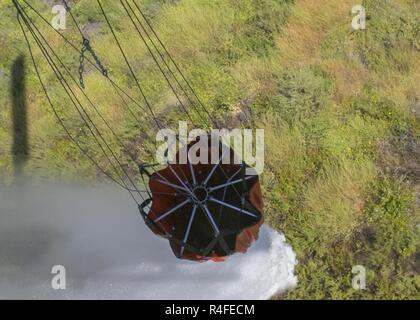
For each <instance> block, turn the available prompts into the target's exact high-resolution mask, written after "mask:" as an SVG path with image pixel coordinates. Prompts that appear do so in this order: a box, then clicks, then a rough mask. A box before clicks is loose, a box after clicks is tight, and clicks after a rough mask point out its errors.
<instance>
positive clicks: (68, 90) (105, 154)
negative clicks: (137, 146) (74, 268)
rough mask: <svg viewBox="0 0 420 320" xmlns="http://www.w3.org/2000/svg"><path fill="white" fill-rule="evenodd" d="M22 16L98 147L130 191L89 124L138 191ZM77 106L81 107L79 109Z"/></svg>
mask: <svg viewBox="0 0 420 320" xmlns="http://www.w3.org/2000/svg"><path fill="white" fill-rule="evenodd" d="M20 16H21V17H22V19H23V21H24V23H25V24H26V26H27V28H28V30H29V31H30V33H31V35H32V37H33V38H34V40H35V41H36V42H37V44H38V46H39V48H40V49H41V52H42V53H43V55H44V57H45V58H46V60H47V62H48V64H49V66H50V67H51V69H52V70H53V72H54V73H55V75H56V77H57V79H58V80H59V81H60V84H61V85H62V87H63V89H64V90H65V92H66V94H67V95H68V97H69V98H70V100H71V102H72V104H73V105H74V107H75V108H76V110H77V112H78V113H79V115H80V117H81V119H82V120H83V121H84V123H85V125H86V126H87V128H88V130H89V131H90V133H91V134H92V136H93V137H94V139H95V141H96V143H97V144H98V146H99V147H100V148H101V151H102V152H103V154H104V156H105V157H106V158H107V160H108V161H109V163H110V164H111V166H112V167H113V168H114V170H115V172H116V173H117V175H118V177H119V178H120V179H121V181H122V182H123V184H124V186H125V187H126V188H127V189H128V186H127V185H126V184H125V182H124V179H122V177H121V176H120V175H119V173H118V172H119V171H118V170H117V168H116V166H115V164H114V163H113V161H112V160H111V159H110V158H109V157H108V154H107V152H106V151H105V150H104V147H103V145H102V143H101V142H100V141H99V139H98V138H97V136H96V134H95V133H94V131H93V130H92V128H91V126H90V125H89V122H90V123H91V125H92V127H93V128H94V130H95V131H96V132H97V135H98V136H99V137H100V139H101V140H102V142H103V144H104V145H105V147H106V148H107V149H108V150H109V152H110V153H111V155H112V157H113V158H114V159H115V161H116V162H117V164H118V165H119V167H120V168H121V170H122V171H123V173H124V174H125V175H126V176H127V178H128V179H129V181H130V183H131V184H132V185H133V187H134V188H135V189H137V187H136V184H135V183H134V182H133V181H132V180H131V177H130V176H129V175H128V174H127V172H126V171H125V169H124V167H123V166H122V165H121V163H120V162H119V160H118V158H117V157H116V155H115V153H114V152H113V151H112V149H111V147H110V146H109V144H108V143H107V142H106V140H105V139H104V138H103V136H102V134H101V133H100V131H99V129H98V128H97V127H96V125H95V123H94V122H93V120H92V119H91V118H90V116H89V114H88V112H87V111H86V109H85V108H84V107H83V105H82V104H81V103H80V101H79V99H78V98H77V96H76V95H75V93H74V92H73V90H72V89H71V87H70V85H69V84H68V82H67V80H66V79H65V77H64V76H63V74H62V73H61V72H60V70H59V68H58V67H57V65H56V64H55V62H54V60H53V59H52V57H51V56H50V55H49V53H48V51H47V50H46V48H45V47H44V46H43V44H42V42H41V41H40V39H39V38H38V36H37V35H36V33H35V32H34V31H33V29H32V27H31V26H30V24H29V22H28V21H27V19H26V17H25V16H24V15H23V14H22V11H20ZM77 105H79V107H78V106H77ZM79 108H80V109H79ZM83 114H84V115H85V116H86V118H85V116H84V115H83ZM136 191H137V190H136ZM137 192H138V193H139V194H140V196H141V193H140V191H137Z"/></svg>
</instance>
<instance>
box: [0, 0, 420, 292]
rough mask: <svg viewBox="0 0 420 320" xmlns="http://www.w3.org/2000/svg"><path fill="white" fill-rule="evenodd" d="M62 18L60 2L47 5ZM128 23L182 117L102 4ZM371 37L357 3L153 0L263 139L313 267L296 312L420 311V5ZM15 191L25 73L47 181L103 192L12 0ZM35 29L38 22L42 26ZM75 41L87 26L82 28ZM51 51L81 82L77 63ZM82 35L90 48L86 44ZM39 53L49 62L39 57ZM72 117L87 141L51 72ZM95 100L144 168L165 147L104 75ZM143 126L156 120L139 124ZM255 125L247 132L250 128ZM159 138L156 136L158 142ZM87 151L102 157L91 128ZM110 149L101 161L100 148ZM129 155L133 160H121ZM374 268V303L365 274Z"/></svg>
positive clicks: (4, 154)
mask: <svg viewBox="0 0 420 320" xmlns="http://www.w3.org/2000/svg"><path fill="white" fill-rule="evenodd" d="M32 2H33V3H35V4H36V7H37V8H38V9H39V10H40V11H41V12H42V13H43V14H44V15H45V16H52V14H51V8H50V7H49V6H48V4H49V3H53V2H54V1H32ZM103 2H104V3H106V6H107V7H108V8H111V9H110V10H109V11H110V18H111V19H112V20H113V21H118V28H117V32H118V34H119V35H121V37H122V42H123V45H125V46H127V47H128V46H129V47H130V51H129V53H130V57H131V58H132V59H133V61H136V63H135V65H134V69H135V71H136V73H138V74H139V75H140V76H139V77H140V80H141V81H142V84H143V86H144V87H145V90H146V92H147V94H148V95H149V96H150V97H151V98H150V99H151V102H152V104H153V106H154V107H155V108H156V112H157V113H158V114H159V117H162V118H165V119H167V121H168V122H171V123H175V122H176V121H177V120H179V119H182V115H181V113H179V112H177V111H176V110H175V106H176V101H174V99H173V97H172V96H171V94H170V92H169V90H167V88H166V87H164V83H163V80H162V79H161V77H160V76H159V74H158V73H157V72H156V70H155V68H154V67H153V61H152V60H151V59H150V57H149V56H148V54H147V51H146V49H145V48H144V46H142V45H141V43H139V42H135V41H133V38H134V35H133V33H132V31H131V33H130V31H129V30H131V29H130V25H129V21H127V19H126V18H124V15H123V12H122V10H121V7H120V6H119V5H118V3H119V2H117V1H110V0H108V1H105V0H104V1H103ZM362 2H363V6H364V7H365V8H366V12H367V29H366V30H360V31H354V30H352V28H351V21H352V14H351V9H352V7H353V6H354V5H355V4H356V3H355V2H354V1H349V0H342V1H336V0H282V1H279V0H240V1H237V0H235V1H234V0H143V1H142V2H141V5H142V7H143V8H144V9H145V12H146V13H147V15H148V16H149V17H150V19H151V21H152V23H153V25H154V26H155V27H156V30H157V32H158V33H159V35H160V36H161V38H162V41H163V42H164V43H165V44H166V45H167V48H168V50H169V52H170V53H171V54H172V55H173V57H174V59H175V60H176V61H177V62H178V63H179V65H180V66H181V68H182V69H183V70H184V71H185V74H186V76H187V78H188V79H190V81H191V83H192V84H193V85H194V88H196V91H197V94H198V95H199V96H200V97H201V99H202V100H203V103H204V104H205V105H206V106H211V107H209V108H210V109H211V111H212V112H213V114H214V115H215V116H216V117H217V118H218V119H219V121H221V122H222V125H223V126H226V127H233V126H235V125H237V124H238V123H239V122H240V121H241V120H243V119H244V117H243V115H244V114H248V115H249V116H250V117H251V118H252V123H253V126H254V127H258V128H264V129H265V136H266V146H265V149H266V155H265V158H266V163H265V170H264V173H263V175H262V177H261V180H262V185H263V189H264V195H265V201H266V222H267V223H268V224H269V225H271V226H272V227H273V228H275V229H277V230H280V231H282V232H283V233H284V234H285V235H286V237H287V239H288V241H289V243H290V244H291V245H292V247H293V249H294V250H295V251H296V253H297V256H298V262H299V263H298V266H297V269H296V272H297V275H298V280H299V284H298V286H297V288H295V289H294V290H291V291H289V292H287V293H286V294H284V295H281V296H279V297H275V298H281V299H295V298H298V299H403V298H407V299H419V298H420V295H419V292H420V275H419V272H420V251H419V246H420V241H419V240H420V231H419V225H420V211H419V203H420V200H419V191H420V185H419V183H420V163H419V159H420V123H419V117H420V100H419V99H420V85H419V84H420V43H419V40H420V33H419V31H420V24H419V21H420V3H419V2H418V1H416V0H393V1H389V0H365V1H362ZM70 3H71V4H72V7H73V9H72V12H73V14H74V15H75V16H76V18H77V19H78V20H79V21H80V22H81V24H82V26H83V28H84V30H85V31H86V32H87V34H89V37H90V39H91V41H92V46H93V47H94V48H95V50H96V51H97V54H98V56H99V57H101V58H102V59H103V63H104V64H105V65H112V70H111V72H112V73H113V75H114V76H115V77H116V78H117V80H118V82H119V83H120V84H121V85H122V86H123V87H125V88H129V89H130V90H132V91H133V92H134V91H135V90H134V87H135V86H134V84H133V81H132V79H131V78H130V74H129V72H128V70H127V68H126V66H125V65H124V63H123V60H121V57H120V56H119V53H118V48H117V47H116V46H115V43H114V42H113V39H112V38H111V35H110V33H109V30H108V29H107V26H106V24H105V23H104V21H103V18H102V17H101V15H100V12H99V10H98V8H97V5H96V1H93V0H92V1H91V0H85V1H76V0H75V1H71V2H70ZM0 11H1V19H0V45H1V50H0V179H1V182H0V183H3V184H10V183H13V180H14V172H13V171H14V169H13V154H12V145H13V140H12V134H11V131H12V115H11V108H12V107H11V97H10V93H9V91H10V89H11V83H10V79H11V71H10V70H11V67H12V64H13V61H15V59H16V58H17V57H19V56H20V55H21V54H23V55H24V56H25V58H26V64H27V81H26V91H27V104H28V123H29V135H28V136H29V145H30V154H29V158H28V161H27V162H26V164H25V167H24V174H25V175H27V176H30V177H32V178H43V179H73V180H74V179H76V180H79V181H87V182H89V181H96V180H103V179H104V177H103V176H102V175H101V174H100V173H99V172H98V171H97V169H96V168H95V167H94V166H92V165H91V163H90V162H89V160H88V159H86V158H85V157H84V156H83V154H82V153H81V152H80V151H79V150H78V149H77V148H75V146H74V145H73V144H72V143H71V142H70V141H69V139H68V137H67V136H66V135H65V134H64V133H63V131H62V129H61V128H60V126H59V125H58V124H57V122H56V120H55V118H54V116H53V114H52V111H51V109H50V107H49V105H48V103H47V101H46V99H45V97H44V94H43V91H42V89H41V87H40V85H39V83H38V80H37V78H36V75H35V72H34V69H33V67H32V65H31V61H30V59H29V55H28V51H27V50H26V45H25V42H24V39H23V37H22V33H21V31H20V29H19V25H18V24H17V21H16V12H15V9H14V7H13V5H12V4H11V1H8V0H0ZM34 19H35V18H34ZM68 23H69V26H68V27H69V29H71V30H73V31H74V25H73V24H72V23H71V21H70V20H69V22H68ZM43 30H45V31H46V34H47V35H48V37H49V38H48V39H49V41H50V42H51V44H52V45H54V46H55V48H57V50H58V52H59V53H61V54H63V56H64V57H65V58H64V59H66V63H68V64H69V65H71V66H72V68H73V70H74V72H75V76H77V68H78V63H79V62H78V55H77V53H76V54H74V53H72V54H69V55H67V56H66V53H67V51H68V50H69V49H68V48H67V47H66V46H64V45H63V46H60V43H61V42H60V41H61V40H60V39H59V37H57V36H55V35H53V34H51V33H47V28H46V27H43ZM66 32H68V36H69V37H70V38H71V39H73V40H74V41H75V42H76V43H80V37H78V35H77V33H75V32H70V31H66ZM37 54H38V55H39V54H40V53H39V52H38V53H37ZM41 69H42V71H43V73H44V74H45V75H47V76H46V82H47V83H48V88H49V91H50V92H51V95H52V97H53V99H54V100H55V101H62V103H61V105H62V106H61V107H62V109H61V110H62V112H63V117H65V118H66V119H67V120H66V121H67V124H68V125H69V127H71V128H72V129H73V130H74V132H78V131H77V130H79V129H80V128H81V126H80V123H78V120H77V117H73V116H72V114H71V112H70V111H69V110H67V109H66V108H65V107H66V106H65V105H64V104H65V103H64V101H65V98H64V97H63V93H62V92H61V91H60V90H58V85H57V83H56V81H55V80H54V78H53V77H52V76H51V75H50V76H48V72H49V71H48V68H47V66H45V65H43V66H41ZM85 82H86V86H87V90H89V92H90V93H91V95H92V96H93V97H94V100H95V101H94V102H95V103H96V104H97V105H98V106H100V108H101V112H102V113H103V114H105V116H106V117H107V119H109V121H110V123H111V124H113V125H114V126H115V127H116V128H117V131H118V132H117V133H118V134H119V135H120V136H122V137H123V139H124V141H128V142H129V143H130V146H131V147H130V150H132V151H133V150H134V151H133V152H134V153H135V156H136V157H141V155H142V154H147V150H148V149H150V148H152V146H151V145H150V141H149V140H148V139H147V138H146V133H142V134H143V135H142V137H140V138H139V130H138V128H137V126H136V124H135V123H133V121H132V120H131V118H130V117H129V115H128V114H127V111H126V110H125V109H124V107H123V106H122V104H121V101H120V100H118V99H117V98H118V97H114V96H111V95H109V94H108V92H109V91H108V90H109V88H107V87H105V86H103V85H102V84H101V82H100V75H98V74H97V73H94V72H92V70H87V72H86V75H85ZM139 115H140V116H141V115H142V114H141V113H140V114H139ZM245 125H248V124H247V123H245ZM145 130H147V129H145ZM80 131H81V132H80V134H79V135H80V139H81V140H82V141H84V140H83V139H85V140H86V141H84V143H85V145H86V146H87V147H90V148H91V150H95V147H94V143H93V142H91V141H88V140H87V139H86V137H85V136H84V133H83V132H82V129H80ZM93 152H95V151H93ZM118 154H119V155H120V156H121V157H122V158H124V157H126V152H125V150H123V149H118ZM356 265H362V266H364V267H365V268H366V271H367V279H366V289H365V290H355V289H353V288H352V277H353V276H354V275H353V274H352V268H353V267H354V266H356Z"/></svg>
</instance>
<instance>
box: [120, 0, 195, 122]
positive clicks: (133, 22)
mask: <svg viewBox="0 0 420 320" xmlns="http://www.w3.org/2000/svg"><path fill="white" fill-rule="evenodd" d="M120 3H121V5H122V6H123V7H124V10H125V12H126V13H127V16H128V17H129V19H130V21H131V23H132V24H133V26H134V28H135V29H136V31H137V33H138V35H139V36H140V39H141V40H142V42H143V43H144V44H145V45H146V48H147V50H148V51H149V53H150V55H151V56H152V59H153V61H154V62H155V63H156V65H157V67H158V68H159V71H160V73H161V74H162V75H163V77H164V78H165V80H166V82H167V83H168V85H169V88H170V89H171V90H172V92H173V93H174V95H175V97H176V99H177V100H178V102H179V104H180V106H181V112H184V113H185V114H186V115H187V117H188V119H190V121H191V123H192V124H193V125H194V126H196V125H195V124H194V120H193V119H192V118H191V116H190V114H189V112H188V111H187V109H186V107H185V105H184V103H183V102H182V100H181V99H180V97H179V95H178V93H177V92H176V90H175V88H174V87H173V85H172V83H171V81H170V80H169V79H168V76H167V75H166V73H165V72H164V71H163V69H162V67H161V65H160V63H159V62H158V60H157V59H156V56H155V54H154V53H153V51H152V50H151V49H150V46H149V44H148V43H147V41H146V40H145V38H144V37H143V35H142V33H141V32H140V30H139V28H138V26H137V25H136V23H135V21H134V19H133V17H132V15H131V14H130V12H129V11H128V9H127V7H126V5H125V4H124V2H123V1H122V0H120ZM127 4H128V3H127ZM128 6H129V5H128ZM129 8H130V9H131V11H132V14H134V12H133V9H132V8H131V7H130V6H129Z"/></svg>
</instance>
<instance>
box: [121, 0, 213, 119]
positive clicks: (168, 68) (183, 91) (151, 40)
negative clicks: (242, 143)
mask: <svg viewBox="0 0 420 320" xmlns="http://www.w3.org/2000/svg"><path fill="white" fill-rule="evenodd" d="M120 1H121V3H122V5H123V6H124V4H123V0H120ZM125 2H126V4H127V6H128V8H129V9H130V11H131V13H132V14H133V16H134V18H135V20H136V21H137V23H138V24H139V25H140V28H141V29H142V30H143V32H144V34H145V36H146V37H147V38H148V39H149V41H150V42H151V43H152V46H153V47H154V49H155V51H156V52H157V53H158V55H159V57H160V58H161V60H162V62H163V63H164V65H165V66H166V68H167V70H168V71H169V73H170V74H171V76H172V77H173V79H174V80H175V82H176V83H177V85H178V86H179V88H180V89H181V91H182V93H183V94H184V96H185V97H186V98H187V99H188V101H189V102H190V104H191V106H192V107H193V108H194V110H195V111H196V112H197V113H198V114H199V116H200V117H201V118H202V114H201V111H200V110H199V109H197V107H196V104H195V103H194V101H192V99H191V97H190V95H189V94H188V93H187V92H186V90H185V89H184V87H183V86H182V85H181V83H180V82H179V80H178V78H177V77H176V76H175V74H174V73H173V71H172V69H171V68H170V66H169V65H168V63H167V62H166V60H165V58H164V57H163V55H162V53H161V52H160V51H159V49H158V48H157V46H156V44H155V42H154V41H153V39H152V38H151V37H150V35H149V33H148V32H147V30H146V28H145V27H144V25H143V23H142V22H141V20H140V18H139V16H138V15H137V14H136V12H135V11H134V9H133V7H132V6H131V5H130V3H129V2H128V1H127V0H126V1H125ZM124 9H125V10H126V12H127V14H128V15H129V13H128V11H127V8H126V7H125V6H124ZM130 19H131V21H132V23H133V25H134V26H135V28H136V30H137V33H138V34H139V35H140V37H141V39H142V41H143V42H144V44H145V45H146V46H147V49H148V50H149V52H150V54H151V55H152V57H153V60H154V61H155V63H156V64H157V65H158V67H159V69H160V71H161V72H162V74H163V75H164V77H165V79H166V81H167V82H168V84H169V86H170V87H171V89H172V91H173V92H174V94H175V95H176V97H177V99H178V101H179V98H178V94H177V93H176V91H175V90H174V87H173V85H172V84H171V82H170V80H169V79H168V76H167V75H166V74H165V73H164V71H163V70H162V67H161V65H160V63H159V62H158V60H157V58H156V56H155V55H154V54H153V52H152V50H151V48H150V46H149V45H148V44H147V41H146V40H145V38H144V36H143V35H142V33H141V32H140V30H139V28H138V27H137V26H136V24H135V22H134V21H133V19H132V18H131V17H130ZM180 103H181V101H180ZM184 109H185V107H184ZM210 120H211V119H210ZM205 124H206V123H205Z"/></svg>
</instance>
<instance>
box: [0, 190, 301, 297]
mask: <svg viewBox="0 0 420 320" xmlns="http://www.w3.org/2000/svg"><path fill="white" fill-rule="evenodd" d="M295 264H296V258H295V254H294V252H293V250H292V249H291V247H290V246H289V245H288V244H287V243H286V242H285V238H284V236H283V235H282V234H279V233H277V232H275V231H273V230H272V229H270V228H269V227H268V226H263V227H262V229H261V234H260V239H259V240H258V241H257V242H256V243H255V244H254V245H253V246H252V248H251V249H250V250H249V251H248V253H247V254H245V255H242V254H237V255H235V256H232V257H231V258H229V259H228V260H227V261H226V262H223V263H214V262H208V263H197V262H190V261H183V260H178V259H176V258H175V257H174V256H173V254H172V252H171V250H170V248H169V245H168V243H167V241H166V240H164V239H160V238H157V237H156V236H154V235H153V234H152V233H151V232H150V231H149V230H148V229H147V228H146V227H145V226H144V224H143V222H142V219H141V217H140V214H139V213H138V211H137V208H136V206H135V205H134V204H133V202H132V201H131V200H130V198H129V196H128V195H127V194H126V193H125V192H124V191H120V190H119V189H114V188H113V187H110V186H96V187H82V186H72V185H63V184H49V185H31V186H29V185H26V186H21V187H14V188H13V189H12V188H8V189H5V188H3V189H0V298H6V299H11V298H13V299H15V298H17V299H267V298H269V297H271V296H272V295H273V294H275V293H277V292H282V291H285V290H287V289H288V288H291V287H293V286H295V285H296V282H297V279H296V277H295V276H294V274H293V271H294V266H295ZM54 265H63V266H64V267H65V268H66V279H67V288H66V290H53V289H52V287H51V279H52V277H53V275H52V274H51V269H52V267H53V266H54Z"/></svg>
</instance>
